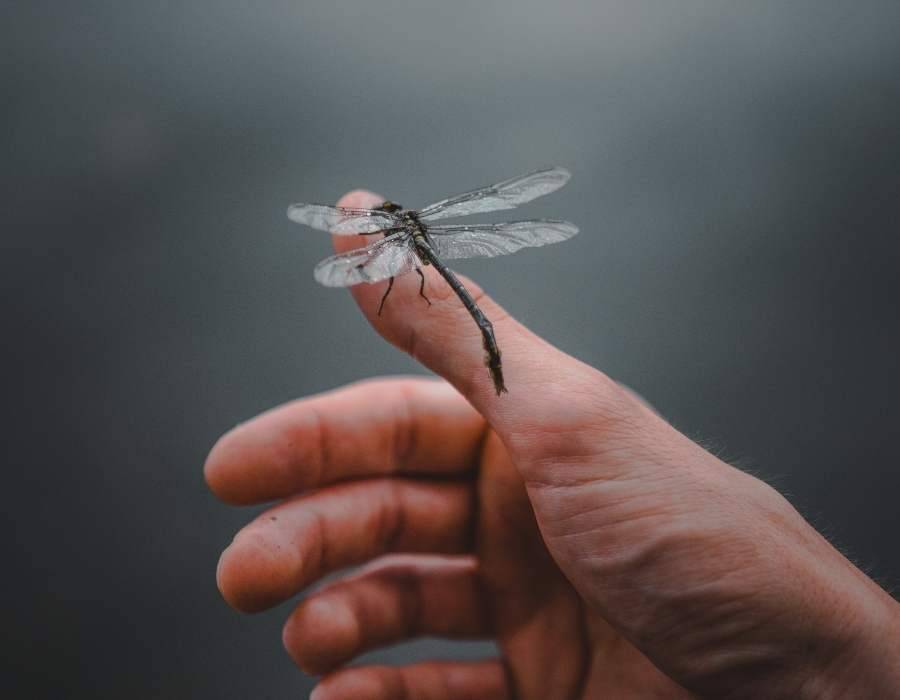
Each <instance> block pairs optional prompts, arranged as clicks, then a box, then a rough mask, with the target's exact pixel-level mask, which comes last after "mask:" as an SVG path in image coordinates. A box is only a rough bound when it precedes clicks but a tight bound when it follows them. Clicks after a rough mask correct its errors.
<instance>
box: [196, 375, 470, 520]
mask: <svg viewBox="0 0 900 700" xmlns="http://www.w3.org/2000/svg"><path fill="white" fill-rule="evenodd" d="M484 431H485V422H484V419H483V418H482V417H481V416H480V415H479V414H478V413H477V412H476V411H475V409H473V408H472V407H471V406H470V405H469V404H468V403H467V402H466V400H465V399H464V398H463V397H462V396H461V395H460V394H459V393H458V392H457V391H456V390H455V389H453V388H452V387H451V386H450V385H449V384H447V383H446V382H443V381H437V380H429V379H414V378H394V379H383V380H377V381H367V382H361V383H359V384H352V385H350V386H348V387H344V388H342V389H338V390H337V391H333V392H329V393H326V394H320V395H318V396H313V397H311V398H307V399H301V400H299V401H295V402H292V403H289V404H285V405H284V406H280V407H278V408H275V409H273V410H271V411H268V412H266V413H263V414H262V415H260V416H258V417H256V418H254V419H252V420H250V421H249V422H247V423H244V424H242V425H239V426H238V427H236V428H235V429H234V430H232V431H230V432H229V433H227V434H226V435H224V436H223V437H222V438H220V439H219V441H218V442H217V443H216V444H215V446H213V448H212V450H211V451H210V453H209V457H207V459H206V464H205V466H204V474H205V476H206V481H207V483H208V484H209V487H210V488H211V489H212V491H213V492H214V493H215V494H216V496H218V497H219V498H221V499H222V500H224V501H227V502H229V503H236V504H248V503H259V502H263V501H269V500H273V499H277V498H284V497H286V496H291V495H294V494H296V493H298V492H300V491H304V490H308V489H314V488H319V487H321V486H324V485H326V484H331V483H335V482H338V481H344V480H347V479H352V478H360V477H373V476H385V475H389V474H410V473H421V474H429V473H430V474H450V473H454V472H464V471H466V470H468V469H470V468H472V467H473V466H474V463H475V459H476V457H477V454H478V450H479V448H480V445H481V442H482V438H483V435H484Z"/></svg>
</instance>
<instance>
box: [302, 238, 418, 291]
mask: <svg viewBox="0 0 900 700" xmlns="http://www.w3.org/2000/svg"><path fill="white" fill-rule="evenodd" d="M420 265H421V261H420V260H419V257H418V256H417V255H416V252H415V250H414V249H413V248H412V247H411V246H410V244H409V236H408V235H406V234H404V233H395V234H393V235H392V236H388V237H387V238H382V239H381V240H380V241H376V242H375V243H372V244H371V245H369V246H366V247H365V248H355V249H354V250H351V251H348V252H346V253H338V254H337V255H332V256H331V257H330V258H325V259H324V260H323V261H322V262H320V263H319V264H318V265H316V269H315V270H314V271H313V276H314V277H315V278H316V281H317V282H319V283H320V284H323V285H325V286H326V287H351V286H353V285H354V284H359V283H360V282H379V281H380V280H386V279H387V278H388V277H398V276H400V275H403V274H406V273H407V272H412V271H413V270H415V269H416V268H417V267H419V266H420Z"/></svg>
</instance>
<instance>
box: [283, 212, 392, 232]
mask: <svg viewBox="0 0 900 700" xmlns="http://www.w3.org/2000/svg"><path fill="white" fill-rule="evenodd" d="M287 215H288V218H289V219H290V220H291V221H296V222H297V223H298V224H304V225H306V226H311V227H312V228H315V229H319V230H320V231H331V233H336V234H338V235H342V236H350V235H356V234H359V233H378V232H379V231H383V230H384V229H388V228H391V227H393V226H396V225H397V217H395V216H394V215H393V214H389V213H388V212H386V211H380V210H379V209H353V208H350V207H330V206H328V205H327V204H292V205H291V206H289V207H288V211H287Z"/></svg>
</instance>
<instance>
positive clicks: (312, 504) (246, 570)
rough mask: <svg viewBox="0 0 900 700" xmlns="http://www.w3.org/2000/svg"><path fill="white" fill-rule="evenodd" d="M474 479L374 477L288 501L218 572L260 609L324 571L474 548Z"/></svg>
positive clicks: (264, 518)
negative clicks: (394, 556) (390, 556)
mask: <svg viewBox="0 0 900 700" xmlns="http://www.w3.org/2000/svg"><path fill="white" fill-rule="evenodd" d="M473 489H474V487H473V485H472V484H471V483H466V482H463V483H460V482H446V483H441V482H431V481H430V482H421V481H416V480H411V479H373V480H368V481H361V482H352V483H347V484H340V485H337V486H332V487H329V488H327V489H323V490H321V491H317V492H315V493H311V494H305V495H303V496H299V497H297V498H294V499H292V500H290V501H287V502H285V503H282V504H281V505H278V506H276V507H274V508H272V509H270V510H268V511H266V512H265V513H263V514H262V515H261V516H259V517H258V518H257V519H256V520H254V521H253V522H251V523H250V524H249V525H247V526H246V527H244V528H243V529H242V530H241V531H240V532H239V533H238V534H237V536H236V537H235V538H234V541H233V542H232V543H231V545H230V546H229V547H228V548H227V549H226V550H225V551H224V552H223V553H222V556H221V557H220V559H219V567H218V570H217V572H216V579H217V581H218V585H219V590H220V591H221V592H222V595H223V596H224V597H225V599H226V600H227V601H228V603H229V604H230V605H232V606H233V607H235V608H237V609H238V610H243V611H244V612H255V611H259V610H264V609H266V608H269V607H272V606H273V605H277V604H278V603H280V602H282V601H284V600H287V599H288V598H290V597H291V596H293V595H295V594H297V593H298V592H300V591H301V590H303V589H304V588H306V587H307V586H309V585H311V584H312V583H314V582H316V581H317V580H319V579H320V578H322V577H323V576H325V575H327V574H329V573H331V572H333V571H336V570H338V569H342V568H345V567H348V566H354V565H357V564H362V563H364V562H367V561H369V560H371V559H374V558H375V557H378V556H381V555H383V554H387V553H390V552H431V553H435V554H459V553H464V552H467V551H470V550H471V548H472V533H473V527H474V517H473V516H474V511H475V508H474V490H473Z"/></svg>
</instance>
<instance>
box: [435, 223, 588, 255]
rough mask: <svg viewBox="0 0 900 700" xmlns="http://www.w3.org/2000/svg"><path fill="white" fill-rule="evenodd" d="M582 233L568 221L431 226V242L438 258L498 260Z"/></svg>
mask: <svg viewBox="0 0 900 700" xmlns="http://www.w3.org/2000/svg"><path fill="white" fill-rule="evenodd" d="M576 233H578V227H577V226H576V225H575V224H571V223H569V222H568V221H555V220H553V219H534V220H532V221H511V222H509V223H505V224H481V225H478V224H476V225H474V226H466V225H457V226H429V227H428V238H429V239H430V241H431V247H432V248H434V251H435V252H436V253H437V254H438V257H441V258H447V259H449V260H452V259H454V258H457V259H458V258H494V257H496V256H498V255H508V254H509V253H515V252H516V251H517V250H520V249H521V248H536V247H538V246H542V245H547V244H548V243H559V242H560V241H564V240H566V239H568V238H571V237H572V236H574V235H575V234H576Z"/></svg>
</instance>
